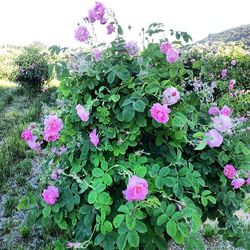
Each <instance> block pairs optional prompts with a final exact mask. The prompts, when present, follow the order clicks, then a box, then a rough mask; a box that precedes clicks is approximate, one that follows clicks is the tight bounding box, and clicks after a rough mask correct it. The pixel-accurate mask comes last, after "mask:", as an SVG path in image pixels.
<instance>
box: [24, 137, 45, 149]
mask: <svg viewBox="0 0 250 250" xmlns="http://www.w3.org/2000/svg"><path fill="white" fill-rule="evenodd" d="M26 142H27V144H28V146H29V147H30V148H31V149H32V150H34V151H36V152H39V151H40V150H41V144H42V142H38V141H37V136H33V138H32V140H29V141H26Z"/></svg>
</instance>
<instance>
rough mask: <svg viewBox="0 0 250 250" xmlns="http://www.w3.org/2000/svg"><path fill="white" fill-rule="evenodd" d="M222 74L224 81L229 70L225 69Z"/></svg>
mask: <svg viewBox="0 0 250 250" xmlns="http://www.w3.org/2000/svg"><path fill="white" fill-rule="evenodd" d="M220 74H221V78H223V79H225V78H227V69H223V70H222V71H221V73H220Z"/></svg>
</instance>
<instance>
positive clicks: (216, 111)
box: [208, 107, 220, 116]
mask: <svg viewBox="0 0 250 250" xmlns="http://www.w3.org/2000/svg"><path fill="white" fill-rule="evenodd" d="M219 113H220V110H219V109H218V108H217V107H211V108H210V109H209V110H208V114H209V115H212V116H216V115H218V114H219Z"/></svg>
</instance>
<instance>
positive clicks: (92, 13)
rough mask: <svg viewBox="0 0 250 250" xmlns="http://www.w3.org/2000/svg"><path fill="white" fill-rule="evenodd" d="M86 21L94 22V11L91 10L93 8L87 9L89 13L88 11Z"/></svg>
mask: <svg viewBox="0 0 250 250" xmlns="http://www.w3.org/2000/svg"><path fill="white" fill-rule="evenodd" d="M88 21H89V22H90V23H94V22H95V21H96V19H95V13H94V10H93V9H91V10H89V13H88Z"/></svg>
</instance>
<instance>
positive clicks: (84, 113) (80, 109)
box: [76, 104, 89, 122]
mask: <svg viewBox="0 0 250 250" xmlns="http://www.w3.org/2000/svg"><path fill="white" fill-rule="evenodd" d="M76 112H77V114H78V116H79V117H80V119H81V120H82V121H83V122H87V121H88V120H89V111H88V110H86V109H85V108H84V107H83V106H82V105H80V104H78V105H76Z"/></svg>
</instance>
